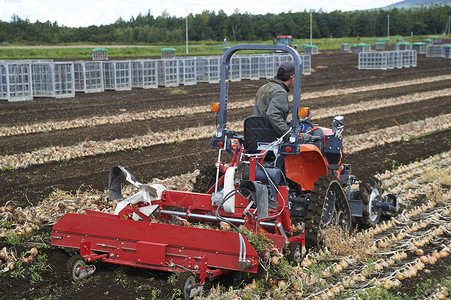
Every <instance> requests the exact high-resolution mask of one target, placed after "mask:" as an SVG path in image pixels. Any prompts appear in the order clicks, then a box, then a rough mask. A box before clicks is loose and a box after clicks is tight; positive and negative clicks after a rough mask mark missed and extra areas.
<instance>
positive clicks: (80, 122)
mask: <svg viewBox="0 0 451 300" xmlns="http://www.w3.org/2000/svg"><path fill="white" fill-rule="evenodd" d="M449 79H451V76H450V75H444V76H436V77H430V78H425V79H421V80H419V79H415V80H408V81H400V82H394V83H388V84H378V85H374V86H363V87H359V88H348V89H333V90H327V91H323V92H312V93H306V94H303V95H302V99H303V100H307V99H315V98H320V97H327V96H333V95H347V94H351V93H357V92H360V93H361V92H367V91H373V90H378V89H385V88H395V87H401V86H407V85H408V86H410V85H413V84H425V83H430V82H436V81H442V80H449ZM450 93H451V92H450V89H442V90H439V91H433V92H426V93H416V94H413V95H408V96H403V97H396V98H389V99H385V100H375V101H371V102H365V103H360V104H351V105H348V106H345V107H340V108H339V109H338V110H337V111H336V113H339V114H347V113H352V112H357V111H363V110H369V109H377V108H382V107H387V106H391V105H399V104H405V103H410V102H416V101H421V100H426V99H432V98H436V97H443V96H449V95H450ZM253 103H254V99H250V100H247V101H240V102H234V103H229V107H228V108H229V109H236V108H247V107H251V106H252V105H253ZM209 110H210V108H209V107H207V106H206V105H202V106H195V107H181V108H174V109H167V108H166V109H160V110H154V111H152V110H151V111H145V112H132V113H122V114H118V115H113V116H111V115H108V116H93V117H89V118H80V119H75V120H68V121H53V122H42V123H36V124H26V125H17V126H10V127H1V128H0V137H3V136H13V135H22V134H30V133H38V132H50V131H56V130H65V129H73V128H80V127H89V126H99V125H108V124H120V123H127V122H133V121H144V120H151V119H155V118H165V117H176V116H180V115H192V114H195V113H203V112H208V111H209ZM331 115H332V113H331V112H330V111H329V109H327V110H326V109H321V110H318V111H315V117H316V118H323V117H327V116H331Z"/></svg>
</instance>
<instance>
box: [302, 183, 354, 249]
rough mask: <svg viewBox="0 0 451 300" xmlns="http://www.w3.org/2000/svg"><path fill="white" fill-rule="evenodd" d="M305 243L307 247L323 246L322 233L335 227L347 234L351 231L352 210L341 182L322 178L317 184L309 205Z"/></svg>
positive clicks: (311, 194)
mask: <svg viewBox="0 0 451 300" xmlns="http://www.w3.org/2000/svg"><path fill="white" fill-rule="evenodd" d="M306 210H307V211H306V212H307V217H306V225H305V227H306V228H305V242H306V245H307V247H316V246H321V245H322V244H323V241H322V233H321V231H322V230H323V229H324V228H326V227H328V226H334V227H336V228H340V229H341V231H342V232H343V233H344V234H346V233H349V231H350V230H351V222H352V221H351V209H350V208H349V203H348V199H347V198H346V195H345V193H344V191H343V188H342V186H341V184H340V182H339V181H338V180H337V178H335V177H334V176H321V177H319V178H318V180H317V181H316V182H315V186H314V188H313V190H312V192H311V193H310V198H309V202H308V205H307V209H306Z"/></svg>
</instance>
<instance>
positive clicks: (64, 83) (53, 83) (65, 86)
mask: <svg viewBox="0 0 451 300" xmlns="http://www.w3.org/2000/svg"><path fill="white" fill-rule="evenodd" d="M31 78H32V79H31V80H32V81H31V82H32V86H33V97H56V98H70V97H75V81H74V64H73V63H72V62H70V63H69V62H48V63H46V62H32V63H31Z"/></svg>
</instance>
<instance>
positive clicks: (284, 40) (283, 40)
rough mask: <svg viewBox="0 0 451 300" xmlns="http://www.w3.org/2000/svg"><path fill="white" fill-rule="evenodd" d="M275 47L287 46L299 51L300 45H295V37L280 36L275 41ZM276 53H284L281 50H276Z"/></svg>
mask: <svg viewBox="0 0 451 300" xmlns="http://www.w3.org/2000/svg"><path fill="white" fill-rule="evenodd" d="M274 44H275V45H285V46H288V47H291V48H293V49H298V45H296V44H293V37H292V36H291V35H278V36H276V39H275V41H274ZM276 52H282V51H281V50H276Z"/></svg>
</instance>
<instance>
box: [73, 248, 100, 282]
mask: <svg viewBox="0 0 451 300" xmlns="http://www.w3.org/2000/svg"><path fill="white" fill-rule="evenodd" d="M95 270H96V267H95V266H94V265H92V264H87V263H86V262H85V260H84V259H83V257H81V255H79V254H76V255H74V256H72V257H71V258H69V260H68V261H67V273H68V275H69V278H70V279H71V280H73V281H79V280H82V279H84V278H87V277H89V276H91V275H92V274H93V273H94V271H95Z"/></svg>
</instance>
